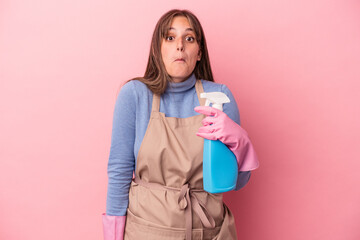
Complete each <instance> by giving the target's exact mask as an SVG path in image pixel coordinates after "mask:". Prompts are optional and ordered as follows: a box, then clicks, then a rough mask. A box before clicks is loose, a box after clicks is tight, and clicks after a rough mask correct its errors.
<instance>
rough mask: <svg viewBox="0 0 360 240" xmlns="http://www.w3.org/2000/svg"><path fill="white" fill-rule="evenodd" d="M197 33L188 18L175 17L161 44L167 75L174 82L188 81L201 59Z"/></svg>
mask: <svg viewBox="0 0 360 240" xmlns="http://www.w3.org/2000/svg"><path fill="white" fill-rule="evenodd" d="M199 50H200V49H199V45H198V43H197V42H196V38H195V32H194V30H193V29H192V28H191V26H190V24H189V21H188V20H187V18H186V17H183V16H178V17H174V18H173V21H172V23H171V26H170V29H169V30H168V33H167V35H166V36H165V38H164V39H162V42H161V56H162V59H163V62H164V65H165V68H166V71H167V73H168V74H169V75H170V76H171V78H172V79H173V80H174V82H182V81H184V80H186V79H187V78H188V77H189V76H190V74H191V73H192V72H193V70H194V68H195V65H196V62H197V61H199V60H200V58H201V52H200V51H199Z"/></svg>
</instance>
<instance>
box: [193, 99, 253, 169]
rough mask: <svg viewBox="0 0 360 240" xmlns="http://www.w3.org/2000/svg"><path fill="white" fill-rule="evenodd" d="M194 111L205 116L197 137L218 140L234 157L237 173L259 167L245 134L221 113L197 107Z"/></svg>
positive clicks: (204, 107) (212, 109) (205, 107)
mask: <svg viewBox="0 0 360 240" xmlns="http://www.w3.org/2000/svg"><path fill="white" fill-rule="evenodd" d="M194 110H195V111H196V112H198V113H202V114H205V115H206V116H207V117H206V118H204V119H203V120H202V122H201V123H202V124H203V126H202V127H200V128H199V130H198V132H197V133H196V135H197V136H199V137H203V138H206V139H209V140H220V141H221V142H223V143H224V144H225V145H226V146H227V147H228V148H229V149H230V150H231V151H232V152H233V153H234V154H235V156H236V159H237V161H238V166H239V171H250V170H254V169H256V168H258V167H259V161H258V159H257V155H256V153H255V150H254V148H253V146H252V144H251V141H250V139H249V136H248V134H247V132H246V131H245V130H244V129H243V128H242V127H241V126H240V125H239V124H237V123H236V122H234V121H233V120H232V119H231V118H229V117H228V115H226V113H224V112H223V111H220V110H218V109H216V108H212V107H209V106H198V107H195V108H194Z"/></svg>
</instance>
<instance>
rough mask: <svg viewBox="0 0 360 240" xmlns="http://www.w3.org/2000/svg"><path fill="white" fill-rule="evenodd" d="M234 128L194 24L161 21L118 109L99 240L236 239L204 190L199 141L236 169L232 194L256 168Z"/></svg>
mask: <svg viewBox="0 0 360 240" xmlns="http://www.w3.org/2000/svg"><path fill="white" fill-rule="evenodd" d="M204 91H205V92H215V91H221V92H224V93H225V94H226V95H227V96H228V97H229V98H230V100H231V102H230V103H227V104H224V112H221V111H218V110H216V109H215V108H212V107H206V106H204V99H202V98H200V97H199V96H200V93H201V92H204ZM199 105H200V106H199ZM196 112H197V113H196ZM198 113H202V114H198ZM205 115H206V116H207V117H206V116H205ZM239 124H240V117H239V112H238V109H237V105H236V102H235V99H234V97H233V95H232V93H231V92H230V90H229V89H228V88H227V87H226V86H225V85H223V84H217V83H214V80H213V76H212V72H211V68H210V61H209V56H208V51H207V47H206V41H205V36H204V33H203V30H202V27H201V25H200V22H199V21H198V19H197V18H196V17H195V16H194V14H192V13H191V12H189V11H186V10H182V11H181V10H171V11H169V12H167V13H165V14H164V15H163V16H162V17H161V18H160V20H159V21H158V23H157V25H156V27H155V31H154V33H153V37H152V42H151V51H150V55H149V60H148V64H147V68H146V72H145V75H144V77H142V78H134V79H132V80H130V81H128V82H127V83H126V84H125V85H124V86H123V87H122V89H121V91H120V93H119V95H118V98H117V101H116V105H115V111H114V121H113V132H112V140H111V149H110V157H109V163H108V175H109V185H108V196H107V210H106V214H105V213H103V227H104V238H105V240H110V239H112V240H113V239H116V240H120V239H123V238H124V239H130V240H132V239H157V240H158V239H187V240H188V239H227V240H229V239H237V236H236V227H235V222H234V217H233V215H232V214H231V212H230V210H229V209H228V208H227V207H226V205H225V204H224V203H223V201H222V194H210V193H207V192H205V191H204V190H203V183H202V153H203V143H204V138H207V139H211V140H216V139H219V140H220V141H222V142H223V143H224V144H226V145H227V146H228V147H229V149H230V150H231V151H232V152H233V153H234V154H235V156H236V158H237V161H238V165H239V175H238V183H237V187H236V189H235V190H239V189H240V188H242V187H243V186H244V185H245V184H246V183H247V182H248V180H249V177H250V170H253V169H255V168H257V167H258V160H257V157H256V154H255V152H254V149H253V147H252V144H251V142H250V140H249V138H248V136H247V133H246V131H245V130H244V129H242V128H241V127H240V125H239ZM133 171H134V172H135V175H134V176H133ZM133 177H134V179H132V178H133Z"/></svg>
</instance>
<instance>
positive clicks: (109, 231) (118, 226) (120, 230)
mask: <svg viewBox="0 0 360 240" xmlns="http://www.w3.org/2000/svg"><path fill="white" fill-rule="evenodd" d="M125 220H126V216H109V215H106V214H105V213H103V214H102V223H103V230H104V240H123V239H124V229H125Z"/></svg>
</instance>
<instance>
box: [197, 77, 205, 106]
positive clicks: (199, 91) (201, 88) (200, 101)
mask: <svg viewBox="0 0 360 240" xmlns="http://www.w3.org/2000/svg"><path fill="white" fill-rule="evenodd" d="M195 89H196V93H197V96H198V99H199V103H200V106H205V98H200V93H203V92H204V88H203V85H202V83H201V80H199V79H198V80H196V83H195Z"/></svg>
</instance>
